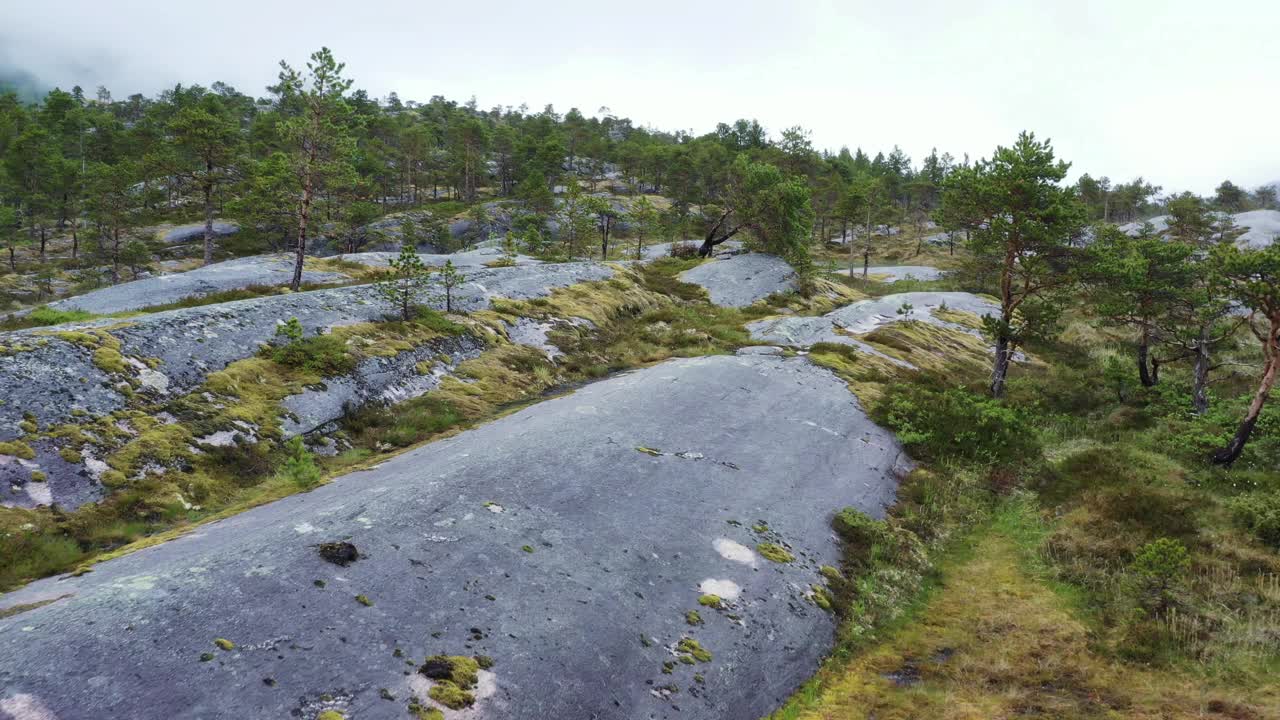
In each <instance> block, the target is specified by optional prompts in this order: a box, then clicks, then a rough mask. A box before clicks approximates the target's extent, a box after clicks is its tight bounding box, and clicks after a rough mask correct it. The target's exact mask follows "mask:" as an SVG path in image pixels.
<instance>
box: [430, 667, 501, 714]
mask: <svg viewBox="0 0 1280 720" xmlns="http://www.w3.org/2000/svg"><path fill="white" fill-rule="evenodd" d="M492 666H493V659H492V658H490V657H488V656H486V655H480V656H476V657H468V656H466V655H432V656H431V657H429V658H427V659H426V661H425V662H423V664H422V666H421V667H419V668H418V672H419V673H420V674H422V675H425V676H426V677H428V678H430V679H431V680H432V681H433V683H434V684H433V685H432V686H431V689H430V690H429V691H427V695H428V697H430V698H431V699H432V700H435V701H436V702H438V703H440V704H441V705H444V706H445V707H447V708H450V709H452V710H461V709H463V708H467V707H471V705H473V704H475V701H476V698H475V693H474V692H472V691H473V690H475V687H476V683H477V682H479V679H480V675H479V673H480V670H481V669H482V668H488V667H492Z"/></svg>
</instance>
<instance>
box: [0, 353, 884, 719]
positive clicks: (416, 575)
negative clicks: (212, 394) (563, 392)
mask: <svg viewBox="0 0 1280 720" xmlns="http://www.w3.org/2000/svg"><path fill="white" fill-rule="evenodd" d="M905 464H906V460H905V458H904V456H903V454H902V451H901V449H900V447H899V445H898V444H897V442H896V441H895V440H894V439H893V437H892V436H891V434H890V433H888V432H887V431H885V430H883V429H881V428H879V427H877V426H875V425H874V424H872V423H871V422H870V421H869V420H868V419H867V418H866V416H865V415H864V414H863V412H862V410H861V408H860V407H859V405H858V402H857V400H856V399H855V398H854V397H853V396H852V395H851V394H850V393H849V391H848V390H847V389H846V387H845V384H844V383H843V382H842V381H840V380H839V379H837V378H836V377H834V376H833V375H831V374H830V373H829V372H827V371H826V370H823V369H820V368H818V367H816V366H814V365H812V364H810V363H809V362H808V361H807V360H806V359H804V358H792V359H784V358H780V357H773V356H761V355H752V356H740V357H734V356H715V357H704V358H697V359H688V360H677V361H670V362H667V363H663V364H660V365H657V366H654V367H651V368H648V369H645V370H640V371H637V372H633V373H627V374H623V375H620V376H616V377H613V378H611V379H609V380H605V381H601V382H599V383H596V384H593V385H589V386H587V387H584V388H582V389H580V390H578V391H577V392H576V393H574V394H572V395H569V396H565V397H561V398H557V399H554V400H549V401H546V402H543V403H541V404H538V405H535V406H532V407H529V408H527V409H525V410H522V411H520V412H518V413H516V414H514V415H511V416H508V417H505V418H503V419H501V420H497V421H495V422H493V423H490V424H488V425H485V426H482V427H480V428H477V429H475V430H471V431H468V432H465V433H462V434H460V435H458V436H456V437H454V438H451V439H447V440H442V441H439V442H435V443H432V444H429V445H426V446H424V447H421V448H418V449H416V450H413V451H411V452H408V453H406V454H404V455H401V456H399V457H397V458H395V459H392V460H389V461H387V462H385V463H383V464H382V465H379V466H377V467H376V468H373V469H370V470H367V471H364V472H359V473H355V474H352V475H349V476H346V477H342V478H339V479H337V480H336V481H334V482H333V483H331V484H329V485H325V486H323V487H321V488H319V489H317V490H314V491H312V492H309V493H304V494H300V495H295V496H291V497H288V498H285V499H283V500H280V501H278V502H275V503H273V504H270V505H266V506H263V507H259V508H256V509H253V510H250V511H247V512H245V513H242V514H240V515H237V516H235V517H232V518H228V519H225V520H222V521H219V522H217V523H214V524H210V525H207V526H204V527H202V528H200V529H199V530H198V531H197V532H194V533H192V534H190V535H188V536H186V537H184V538H180V539H178V540H175V541H171V542H169V543H166V544H163V545H159V546H156V547H151V548H148V549H145V550H141V551H139V552H136V553H133V554H131V555H127V556H125V557H122V558H117V559H114V560H110V561H106V562H103V563H101V564H99V565H97V566H95V568H94V570H93V572H91V573H89V574H87V575H81V576H78V577H67V578H62V579H48V580H42V581H38V582H35V583H32V584H31V585H29V586H27V587H26V588H24V589H22V590H20V591H17V592H14V593H11V594H9V595H6V596H4V597H3V598H0V610H4V609H14V608H18V610H22V609H24V608H25V611H21V612H18V614H14V615H12V616H10V617H5V618H3V619H0V679H2V680H3V681H2V682H0V718H7V719H8V720H12V719H13V718H16V717H23V718H28V717H57V718H61V719H62V720H75V719H76V718H89V717H120V718H124V717H127V718H135V719H137V720H150V719H157V720H158V719H161V718H163V719H164V720H170V719H178V718H212V717H226V718H232V717H237V718H239V717H255V718H256V717H263V718H265V717H273V718H274V717H279V718H285V717H300V718H306V719H308V720H310V719H312V718H315V717H316V716H317V715H318V714H319V713H320V712H321V711H322V710H325V709H332V710H335V711H338V712H341V713H343V715H344V716H345V717H349V718H360V719H361V720H374V719H376V718H388V719H392V718H394V719H396V720H399V719H400V718H404V717H406V705H405V704H406V701H407V700H408V699H409V698H411V697H417V698H419V699H420V700H421V701H423V702H424V703H429V702H430V701H429V700H428V694H429V692H430V686H431V684H432V681H431V680H429V679H428V678H427V677H426V676H424V675H423V674H421V673H419V672H418V669H419V667H420V666H422V664H423V660H424V658H427V657H428V656H432V655H468V656H469V655H483V656H487V658H490V659H492V663H493V664H492V666H491V667H490V668H489V669H487V670H485V671H483V672H481V673H480V675H479V683H478V686H477V688H476V690H475V707H474V708H472V709H471V710H470V711H468V712H466V713H460V714H458V715H456V716H454V715H453V714H452V713H449V714H447V715H446V717H490V718H510V719H512V720H525V719H529V720H544V718H548V717H563V718H591V717H598V718H606V717H607V718H635V719H637V720H639V719H641V718H643V719H645V720H648V719H651V718H684V719H686V720H711V719H716V720H721V719H723V720H729V719H734V720H736V719H738V718H755V717H761V716H763V715H765V714H767V713H768V712H770V711H771V710H772V709H773V708H775V707H776V706H777V704H778V703H779V702H780V701H781V700H782V699H784V698H785V697H786V696H787V695H788V694H790V693H791V692H792V691H793V690H794V689H795V688H796V687H797V686H798V685H799V684H800V683H801V682H802V681H804V680H805V679H806V678H807V677H808V676H809V674H810V673H811V672H812V670H813V668H814V667H815V665H816V664H817V662H818V661H819V660H820V659H821V658H822V657H823V655H824V654H825V653H826V652H827V651H828V650H829V649H830V648H831V646H832V641H833V630H834V627H835V621H834V618H833V617H832V615H830V614H829V613H828V612H826V611H824V610H822V609H820V608H819V607H818V606H817V604H815V602H814V600H813V590H812V588H813V587H817V586H820V585H821V584H822V582H823V579H822V575H821V573H820V572H819V568H820V567H821V566H822V565H829V564H835V563H836V561H837V559H838V548H837V547H836V544H835V542H834V540H833V537H832V533H831V530H830V528H829V525H828V522H829V518H830V517H831V513H832V512H833V511H834V510H835V509H837V508H839V507H842V506H849V505H853V506H857V507H859V508H862V509H863V510H865V511H866V512H868V513H870V514H872V515H874V516H879V515H881V514H882V511H883V508H884V507H885V506H886V505H887V504H889V503H890V502H892V500H893V496H894V489H895V486H896V483H895V469H901V468H903V467H905ZM334 541H347V542H350V543H352V544H353V545H354V546H355V547H356V548H358V553H359V559H358V560H356V561H355V562H354V563H351V564H350V565H349V566H346V567H340V566H338V565H335V564H331V563H330V562H326V561H325V560H324V559H323V558H322V557H321V554H320V553H319V552H318V551H317V546H318V544H320V543H325V542H334ZM765 542H767V543H774V544H777V545H780V546H783V547H785V548H786V549H787V550H788V552H789V553H790V554H791V555H792V556H794V560H793V561H792V562H784V563H776V562H771V561H770V560H768V559H766V558H765V557H763V556H762V555H761V554H760V553H759V552H757V550H756V549H755V548H756V546H757V544H759V543H765ZM706 594H714V595H716V596H718V597H719V605H718V607H717V606H715V603H711V604H706V603H708V602H709V601H704V604H700V603H699V598H700V597H701V596H703V595H706ZM41 603H48V604H44V605H42V606H40V604H41ZM690 611H696V612H697V615H688V613H689V612H690ZM0 614H4V613H0ZM215 640H220V641H221V642H220V643H215ZM486 664H487V663H486ZM428 670H429V671H430V668H428ZM20 713H27V714H26V715H22V714H20ZM40 713H45V714H40Z"/></svg>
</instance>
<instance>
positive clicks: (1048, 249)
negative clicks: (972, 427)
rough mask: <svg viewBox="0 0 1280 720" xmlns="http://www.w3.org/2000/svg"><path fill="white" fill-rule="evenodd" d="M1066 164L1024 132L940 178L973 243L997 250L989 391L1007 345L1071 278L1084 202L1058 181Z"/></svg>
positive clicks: (1038, 325)
mask: <svg viewBox="0 0 1280 720" xmlns="http://www.w3.org/2000/svg"><path fill="white" fill-rule="evenodd" d="M1069 167H1070V164H1068V163H1066V162H1062V161H1058V160H1055V159H1054V155H1053V147H1052V146H1051V144H1050V143H1049V141H1047V140H1046V141H1044V142H1040V141H1037V140H1036V138H1035V135H1034V134H1032V133H1027V132H1024V133H1022V134H1021V135H1019V136H1018V141H1017V142H1016V143H1014V144H1013V146H1012V147H997V148H996V151H995V153H994V154H993V155H992V157H991V159H990V160H983V161H981V162H979V163H978V164H977V165H976V166H975V167H974V169H973V171H972V172H958V173H955V174H954V175H953V176H952V178H951V180H950V181H949V183H948V186H947V193H948V194H950V195H952V196H953V198H955V200H953V205H955V206H958V207H963V208H965V209H966V212H967V213H969V217H968V225H969V226H971V227H973V228H975V229H974V230H973V236H972V241H971V243H972V245H973V246H974V249H975V250H976V251H977V252H979V253H984V254H987V255H988V256H990V257H993V258H998V260H997V261H996V262H998V264H999V265H998V266H999V271H1000V293H999V297H1000V316H999V317H995V318H993V317H990V316H988V317H986V318H984V320H985V321H986V326H987V330H988V331H989V332H990V333H991V335H992V336H994V337H995V340H996V349H995V359H994V361H993V364H992V371H991V395H992V396H993V397H997V398H998V397H1002V396H1003V395H1004V385H1005V379H1006V377H1007V376H1008V373H1009V363H1010V360H1011V359H1012V357H1013V352H1014V350H1015V349H1016V348H1017V347H1018V345H1020V344H1021V343H1023V342H1025V341H1026V340H1028V339H1030V338H1032V337H1034V336H1036V335H1038V334H1041V333H1043V332H1045V331H1046V330H1047V329H1049V328H1050V327H1052V324H1053V321H1054V320H1055V319H1056V317H1057V311H1058V306H1057V303H1055V301H1054V299H1053V297H1052V296H1053V295H1054V294H1055V293H1056V292H1058V291H1061V290H1063V289H1065V288H1067V287H1069V286H1070V285H1071V284H1072V283H1073V282H1074V278H1073V273H1072V270H1073V259H1074V258H1073V253H1072V248H1071V241H1072V238H1073V237H1075V235H1076V234H1077V233H1078V232H1079V231H1080V228H1081V227H1083V225H1084V217H1085V211H1084V206H1083V205H1082V204H1081V203H1080V201H1079V200H1078V199H1077V198H1076V196H1075V192H1074V190H1073V189H1072V188H1064V187H1062V186H1061V185H1060V183H1061V182H1062V179H1063V178H1064V177H1066V175H1067V170H1068V168H1069Z"/></svg>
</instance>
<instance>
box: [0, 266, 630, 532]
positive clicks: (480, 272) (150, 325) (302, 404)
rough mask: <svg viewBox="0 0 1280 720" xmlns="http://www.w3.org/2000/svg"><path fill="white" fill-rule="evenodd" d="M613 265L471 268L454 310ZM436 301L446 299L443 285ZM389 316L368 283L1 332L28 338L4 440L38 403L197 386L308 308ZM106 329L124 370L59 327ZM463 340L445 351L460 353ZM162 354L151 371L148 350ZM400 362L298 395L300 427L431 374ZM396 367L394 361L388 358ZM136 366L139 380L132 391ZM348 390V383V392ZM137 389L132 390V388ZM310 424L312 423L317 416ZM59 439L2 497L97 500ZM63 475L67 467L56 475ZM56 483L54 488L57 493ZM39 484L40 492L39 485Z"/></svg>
mask: <svg viewBox="0 0 1280 720" xmlns="http://www.w3.org/2000/svg"><path fill="white" fill-rule="evenodd" d="M612 275H613V270H612V269H610V268H609V267H608V266H607V265H603V264H599V263H548V264H543V265H527V266H519V267H506V268H482V269H474V270H468V271H467V273H466V282H465V283H464V284H463V286H462V287H459V288H456V289H455V290H454V293H453V303H454V308H455V310H460V311H468V312H469V311H472V310H479V309H483V308H487V307H488V306H489V303H490V301H491V300H492V299H493V298H511V299H529V298H535V297H545V296H546V295H548V294H550V292H551V291H552V290H553V289H555V288H559V287H566V286H569V285H574V284H577V283H581V282H586V281H591V280H604V279H608V278H609V277H612ZM435 292H436V293H437V294H438V295H439V296H440V299H438V300H433V301H432V303H431V304H432V305H433V306H435V307H437V308H438V309H442V308H443V306H444V300H443V290H442V289H440V288H438V287H437V288H435ZM387 314H388V308H387V306H386V304H385V303H384V302H383V301H382V300H380V299H379V298H378V297H377V296H376V293H375V291H374V288H373V286H370V285H360V286H351V287H342V288H332V289H327V290H314V291H310V292H300V293H291V294H285V295H273V296H267V297H261V298H253V299H249V300H238V301H235V302H229V303H221V304H217V305H206V306H201V307H194V308H182V309H178V310H169V311H165V312H158V313H153V314H150V315H142V316H139V317H136V318H131V319H129V320H128V321H123V322H122V321H119V320H99V321H93V322H87V323H72V324H67V325H62V326H58V327H57V328H40V329H33V330H20V331H14V332H9V333H0V345H3V346H5V347H7V348H20V349H19V350H14V351H11V352H7V353H5V354H0V397H3V398H4V399H5V402H4V403H2V404H0V441H5V440H13V439H17V438H19V437H22V436H23V435H24V434H25V433H24V432H23V431H22V429H21V427H20V423H22V422H23V420H24V414H25V413H30V414H31V415H32V416H34V418H35V422H36V423H37V425H38V427H39V428H40V429H41V430H44V429H47V428H48V427H49V426H51V425H58V424H62V423H72V422H81V421H82V420H84V421H88V420H92V419H95V418H98V417H101V416H102V415H106V414H108V413H111V412H114V411H116V410H120V409H122V408H124V407H126V406H129V405H130V403H131V402H132V403H133V404H137V403H138V402H139V401H143V402H159V403H163V402H165V401H166V400H167V399H169V398H176V397H180V396H182V395H184V394H186V393H188V392H191V391H192V390H195V389H196V388H197V387H199V385H200V384H201V383H203V382H204V380H205V378H206V377H208V375H209V374H210V373H212V372H216V371H218V370H221V369H223V368H224V367H226V366H227V365H229V364H230V363H232V362H235V361H236V360H241V359H244V358H248V357H251V356H253V355H254V354H255V353H257V352H258V351H259V349H260V348H261V347H262V346H263V345H264V344H266V343H270V342H272V341H274V340H275V337H276V329H277V328H278V327H279V326H280V325H281V324H283V323H285V322H286V321H288V320H289V319H290V318H297V319H298V321H299V323H301V325H302V327H303V330H304V332H305V333H306V334H307V335H313V334H316V333H318V332H324V331H326V330H328V329H330V328H333V327H336V326H341V325H351V324H355V323H361V322H371V321H376V320H381V319H383V318H385V317H386V316H387ZM93 327H96V328H104V329H106V331H107V332H109V333H110V335H111V336H112V337H114V338H116V339H117V340H119V341H120V347H121V353H122V354H123V355H124V356H125V358H126V359H127V360H129V362H127V363H126V365H127V367H126V369H125V372H124V375H123V376H122V375H121V374H112V373H108V372H105V371H104V370H103V369H102V368H100V367H98V365H97V364H95V362H94V351H93V349H92V348H89V347H85V346H83V345H80V344H77V343H76V342H73V341H71V340H68V339H63V338H61V337H58V336H57V335H56V333H58V332H61V331H65V330H76V329H85V328H93ZM457 351H459V350H458V349H453V348H450V349H446V350H444V352H445V353H446V354H453V353H454V352H457ZM148 359H150V360H152V361H153V362H154V361H156V360H158V361H159V362H158V363H157V364H156V367H155V368H154V369H152V368H151V367H149V366H148V364H147V363H145V362H143V361H145V360H148ZM423 359H426V358H422V357H417V356H416V355H413V354H412V351H411V354H410V355H409V356H407V357H405V358H403V360H402V361H403V362H406V363H410V360H412V362H411V363H410V367H412V366H414V365H416V364H417V363H418V362H419V361H421V360H423ZM397 362H401V361H396V360H390V361H386V362H385V363H384V362H375V363H368V364H367V366H362V368H361V370H360V371H359V372H358V373H357V377H354V378H350V379H349V380H350V382H349V383H344V382H343V381H342V380H341V379H336V380H335V387H334V390H333V397H325V396H324V394H322V393H313V394H304V396H297V397H295V398H293V399H291V401H290V402H291V403H293V410H294V411H295V412H297V413H299V419H298V422H297V427H295V428H294V430H299V429H301V431H305V428H306V427H309V426H318V425H322V424H324V422H327V421H328V420H330V419H333V418H334V417H336V416H337V415H335V413H339V411H340V410H341V408H342V405H341V403H338V404H336V405H335V403H334V400H335V399H338V398H339V397H341V399H343V400H355V399H359V398H362V397H363V398H377V397H383V398H386V397H387V393H390V394H391V397H394V396H395V395H396V394H399V393H405V394H409V395H412V394H413V393H417V392H420V391H425V390H424V389H423V387H424V384H425V383H427V382H429V378H426V377H421V378H420V377H417V376H414V377H412V378H409V379H407V380H406V379H401V380H396V378H395V377H394V375H395V374H396V373H398V372H399V369H398V366H397V365H396V363H397ZM384 365H385V366H384ZM126 376H127V377H129V378H131V379H134V380H136V381H137V382H138V387H137V389H136V390H131V389H130V386H129V384H128V383H127V382H126ZM339 390H343V391H344V392H339ZM135 394H136V398H135V399H133V400H131V399H130V397H131V395H135ZM309 424H310V425H309ZM57 449H58V448H56V447H52V446H50V447H48V448H47V452H45V450H46V449H43V448H39V449H38V452H39V453H40V456H39V457H37V459H36V461H35V464H34V465H30V464H23V463H8V464H7V465H5V466H4V467H3V468H2V469H0V481H7V482H0V504H3V505H19V506H30V505H32V504H47V503H44V502H43V501H45V500H47V501H49V502H56V503H58V504H59V505H60V506H62V507H63V508H64V509H69V508H74V507H76V506H77V505H79V504H82V503H83V502H85V501H87V500H90V499H94V498H96V497H97V496H98V494H100V492H101V489H100V488H99V487H98V486H97V485H96V484H94V483H93V482H92V481H91V478H90V477H89V475H88V474H87V473H86V471H85V469H84V468H83V467H79V466H75V465H70V464H68V463H66V462H65V461H62V460H61V458H60V457H58V454H57V452H56V451H57ZM34 472H44V473H46V474H47V475H49V480H50V482H49V483H48V485H47V486H45V487H39V488H37V487H32V486H31V483H32V482H34V477H35V476H34V475H33V473H34ZM55 475H56V477H55ZM46 489H48V491H49V492H48V493H46V492H45V491H46ZM33 492H35V493H36V495H33V494H32V493H33Z"/></svg>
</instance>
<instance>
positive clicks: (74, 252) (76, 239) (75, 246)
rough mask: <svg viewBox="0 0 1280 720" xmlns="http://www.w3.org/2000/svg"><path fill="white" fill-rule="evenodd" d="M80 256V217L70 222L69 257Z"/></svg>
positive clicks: (73, 258)
mask: <svg viewBox="0 0 1280 720" xmlns="http://www.w3.org/2000/svg"><path fill="white" fill-rule="evenodd" d="M78 257H80V218H76V219H75V220H73V221H72V222H71V259H72V260H75V259H76V258H78Z"/></svg>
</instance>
